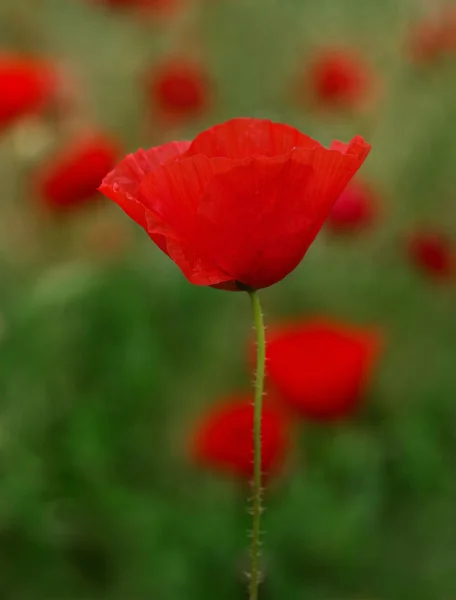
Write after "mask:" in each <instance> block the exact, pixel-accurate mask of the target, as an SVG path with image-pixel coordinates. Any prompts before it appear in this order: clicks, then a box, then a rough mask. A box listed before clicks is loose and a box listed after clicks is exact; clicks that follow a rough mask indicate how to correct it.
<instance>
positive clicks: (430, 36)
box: [409, 21, 443, 63]
mask: <svg viewBox="0 0 456 600" xmlns="http://www.w3.org/2000/svg"><path fill="white" fill-rule="evenodd" d="M409 47H410V55H411V58H412V60H413V61H414V62H417V63H429V62H433V61H435V60H436V59H438V58H440V57H441V55H442V50H443V47H442V30H441V27H440V25H439V23H436V22H435V21H425V22H424V23H420V24H419V25H418V26H417V27H416V28H415V29H413V30H412V33H411V36H410V42H409Z"/></svg>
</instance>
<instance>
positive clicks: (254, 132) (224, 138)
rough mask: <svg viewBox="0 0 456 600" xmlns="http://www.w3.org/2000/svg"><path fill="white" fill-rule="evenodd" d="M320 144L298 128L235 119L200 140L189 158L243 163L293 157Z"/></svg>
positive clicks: (209, 132) (198, 139)
mask: <svg viewBox="0 0 456 600" xmlns="http://www.w3.org/2000/svg"><path fill="white" fill-rule="evenodd" d="M319 146H320V144H319V142H317V141H316V140H313V139H312V138H310V137H309V136H307V135H304V134H303V133H301V132H300V131H298V130H297V129H295V128H294V127H290V126H289V125H284V124H282V123H273V122H272V121H268V120H266V119H248V118H240V119H232V120H231V121H227V122H226V123H222V124H220V125H215V126H214V127H211V128H210V129H207V130H206V131H203V132H202V133H200V134H199V135H197V136H196V138H195V139H194V141H193V142H192V144H191V145H190V148H189V149H188V151H187V153H186V156H192V155H195V154H204V156H207V157H209V158H211V157H216V156H224V157H226V158H231V159H236V160H242V159H246V158H251V157H253V156H277V155H281V154H289V153H290V152H291V151H292V150H293V149H294V148H317V147H319Z"/></svg>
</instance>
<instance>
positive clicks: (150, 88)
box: [146, 57, 211, 119]
mask: <svg viewBox="0 0 456 600" xmlns="http://www.w3.org/2000/svg"><path fill="white" fill-rule="evenodd" d="M146 85H147V93H148V96H149V97H150V99H151V101H152V104H153V106H154V107H155V108H156V110H158V112H159V114H160V116H161V117H164V118H170V119H176V118H183V117H193V116H197V115H199V114H201V113H203V112H204V111H205V110H206V109H207V108H208V106H209V103H210V95H211V86H210V83H209V78H208V76H207V74H206V73H205V72H204V70H203V69H202V67H201V65H200V64H199V63H197V62H194V61H191V60H189V59H187V58H184V57H181V58H173V59H168V60H166V61H164V62H163V63H162V64H160V65H158V67H155V68H154V69H153V70H152V71H151V72H150V73H149V74H148V75H147V79H146Z"/></svg>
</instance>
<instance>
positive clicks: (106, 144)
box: [37, 133, 119, 210]
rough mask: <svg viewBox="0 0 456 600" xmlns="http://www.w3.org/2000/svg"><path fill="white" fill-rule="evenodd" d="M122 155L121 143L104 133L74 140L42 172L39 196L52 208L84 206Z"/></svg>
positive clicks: (39, 175) (38, 177)
mask: <svg viewBox="0 0 456 600" xmlns="http://www.w3.org/2000/svg"><path fill="white" fill-rule="evenodd" d="M118 156H119V147H118V145H117V143H116V142H114V141H113V140H112V139H111V138H110V137H109V136H107V135H105V134H103V133H90V134H88V135H84V136H81V137H79V138H77V139H75V140H72V141H71V142H70V143H69V144H68V145H67V146H66V147H64V148H63V149H61V150H60V151H59V152H58V153H57V154H56V155H55V156H52V157H51V158H50V159H49V161H48V162H47V164H45V165H44V167H43V168H41V169H40V171H39V173H38V175H37V181H38V190H39V194H40V196H41V197H42V198H43V200H44V202H45V203H46V204H47V205H48V206H49V207H50V208H52V209H56V210H60V209H66V208H73V207H75V206H77V205H80V204H81V203H84V202H86V201H87V200H90V199H91V198H92V197H93V196H94V195H96V194H97V191H98V186H99V185H100V183H101V181H102V179H103V177H104V176H105V175H106V174H107V173H108V172H109V170H110V169H112V168H113V166H114V165H115V163H116V160H117V158H118Z"/></svg>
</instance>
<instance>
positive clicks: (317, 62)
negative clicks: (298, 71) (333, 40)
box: [302, 49, 374, 109]
mask: <svg viewBox="0 0 456 600" xmlns="http://www.w3.org/2000/svg"><path fill="white" fill-rule="evenodd" d="M373 87H374V81H373V76H372V72H371V68H370V67H369V65H368V64H367V63H366V61H365V60H364V59H363V58H362V57H361V56H358V55H357V54H356V53H355V52H353V51H348V50H344V49H328V50H322V51H320V52H319V53H318V54H316V55H315V56H314V58H313V60H312V61H311V62H310V64H309V65H308V70H307V73H306V77H305V80H304V82H303V86H302V94H303V95H305V96H307V95H308V93H309V90H310V93H311V95H312V96H313V100H314V102H315V103H316V104H317V105H319V106H329V107H334V108H344V109H352V108H358V107H360V106H361V105H363V104H364V103H365V102H366V100H368V99H369V98H370V97H372V92H373Z"/></svg>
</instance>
